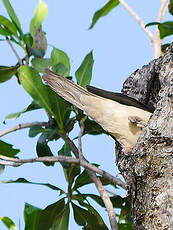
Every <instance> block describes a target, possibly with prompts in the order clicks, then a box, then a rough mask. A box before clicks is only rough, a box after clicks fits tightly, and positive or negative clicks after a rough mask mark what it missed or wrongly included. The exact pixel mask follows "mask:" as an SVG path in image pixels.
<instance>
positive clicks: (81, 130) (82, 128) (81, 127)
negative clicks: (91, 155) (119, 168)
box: [78, 119, 85, 160]
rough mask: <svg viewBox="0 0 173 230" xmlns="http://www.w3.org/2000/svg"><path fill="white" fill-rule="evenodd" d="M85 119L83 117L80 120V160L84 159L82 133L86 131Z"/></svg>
mask: <svg viewBox="0 0 173 230" xmlns="http://www.w3.org/2000/svg"><path fill="white" fill-rule="evenodd" d="M84 128H85V126H84V121H83V120H82V119H81V121H80V132H79V134H78V152H79V160H82V156H83V154H82V135H83V132H84Z"/></svg>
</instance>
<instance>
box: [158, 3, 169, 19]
mask: <svg viewBox="0 0 173 230" xmlns="http://www.w3.org/2000/svg"><path fill="white" fill-rule="evenodd" d="M161 2H162V4H161V6H160V9H159V13H158V17H157V22H161V21H162V19H163V17H164V15H165V13H166V9H167V7H168V1H167V0H161Z"/></svg>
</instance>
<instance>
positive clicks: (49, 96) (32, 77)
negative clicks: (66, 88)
mask: <svg viewBox="0 0 173 230" xmlns="http://www.w3.org/2000/svg"><path fill="white" fill-rule="evenodd" d="M18 72H19V80H20V82H21V84H22V86H23V87H24V89H25V90H26V91H27V92H28V93H29V94H30V95H31V97H32V98H33V99H34V100H35V102H36V103H37V104H39V105H40V106H41V107H43V108H45V109H46V110H47V111H48V112H49V113H50V114H52V115H53V116H54V118H55V120H56V122H57V125H58V127H59V128H60V129H63V123H64V122H65V121H66V119H68V117H69V116H70V113H71V109H70V104H69V103H67V102H66V101H65V100H63V99H62V98H61V97H59V96H57V94H56V93H55V92H54V91H52V90H51V89H50V88H49V87H47V86H45V85H44V84H43V83H42V80H41V78H40V75H39V73H38V72H37V71H36V70H34V69H33V68H31V67H29V66H21V67H20V68H19V69H18Z"/></svg>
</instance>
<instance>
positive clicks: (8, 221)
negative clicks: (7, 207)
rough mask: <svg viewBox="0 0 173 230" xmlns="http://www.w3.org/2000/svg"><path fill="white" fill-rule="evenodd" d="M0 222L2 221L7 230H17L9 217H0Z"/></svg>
mask: <svg viewBox="0 0 173 230" xmlns="http://www.w3.org/2000/svg"><path fill="white" fill-rule="evenodd" d="M0 221H2V222H3V223H4V225H5V226H6V227H7V228H8V229H9V230H17V228H16V225H15V223H14V222H13V221H12V220H11V219H10V218H9V217H7V216H4V217H0Z"/></svg>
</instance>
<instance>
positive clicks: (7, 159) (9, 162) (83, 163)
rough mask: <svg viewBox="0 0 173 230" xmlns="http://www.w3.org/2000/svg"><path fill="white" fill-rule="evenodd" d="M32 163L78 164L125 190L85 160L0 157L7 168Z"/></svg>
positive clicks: (116, 180)
mask: <svg viewBox="0 0 173 230" xmlns="http://www.w3.org/2000/svg"><path fill="white" fill-rule="evenodd" d="M34 162H61V163H69V164H80V165H81V166H82V167H84V168H85V169H89V170H91V171H93V172H95V173H97V174H99V175H101V176H102V177H104V178H105V179H107V180H109V181H110V183H111V184H113V185H115V186H117V185H118V186H120V187H122V188H123V189H125V190H126V184H125V183H124V182H123V181H121V180H120V179H119V178H117V177H114V176H112V175H111V174H109V173H108V172H106V171H104V170H102V169H100V168H97V167H96V166H95V165H92V164H90V163H88V162H86V161H85V160H81V162H80V161H79V159H76V158H74V157H67V156H57V157H37V158H31V159H24V160H22V159H18V158H12V157H6V156H4V155H0V164H2V165H7V166H13V167H16V166H20V165H23V164H26V163H34Z"/></svg>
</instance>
